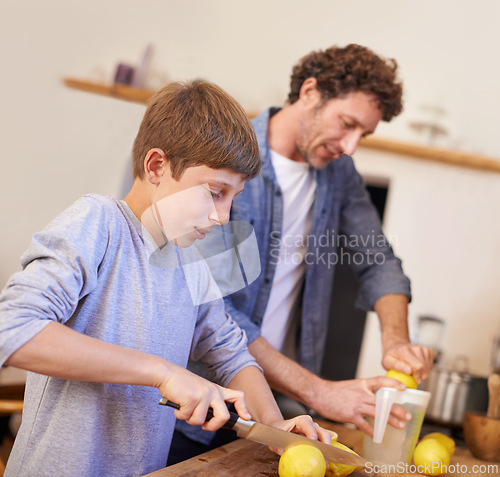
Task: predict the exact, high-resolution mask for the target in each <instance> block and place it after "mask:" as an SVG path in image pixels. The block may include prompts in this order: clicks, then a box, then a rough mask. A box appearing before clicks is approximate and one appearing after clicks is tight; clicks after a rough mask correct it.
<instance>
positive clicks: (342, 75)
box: [288, 44, 403, 121]
mask: <svg viewBox="0 0 500 477" xmlns="http://www.w3.org/2000/svg"><path fill="white" fill-rule="evenodd" d="M397 67H398V66H397V63H396V60H393V59H385V58H381V57H379V56H377V55H376V54H375V53H373V51H371V50H369V49H368V48H366V47H364V46H361V45H356V44H350V45H347V46H346V47H344V48H340V47H336V46H333V47H331V48H328V49H327V50H324V51H323V50H319V51H313V52H312V53H309V54H308V55H306V56H305V57H304V58H302V59H301V60H300V61H299V63H298V64H297V65H295V66H294V68H293V72H292V78H291V83H290V94H289V95H288V102H289V103H290V104H293V103H295V101H297V100H298V99H299V92H300V88H301V87H302V84H303V83H304V81H305V80H306V79H308V78H316V81H317V87H318V90H319V92H320V93H321V96H322V97H323V99H325V100H326V99H332V98H341V97H344V96H345V95H347V94H348V93H353V92H357V91H362V92H364V93H368V94H372V95H373V96H375V98H376V100H377V101H378V106H379V109H380V111H381V112H382V119H383V120H384V121H390V120H391V119H392V118H393V117H394V116H397V115H398V114H399V113H401V111H402V109H403V104H402V96H403V87H402V84H401V82H400V81H398V78H397V75H396V70H397Z"/></svg>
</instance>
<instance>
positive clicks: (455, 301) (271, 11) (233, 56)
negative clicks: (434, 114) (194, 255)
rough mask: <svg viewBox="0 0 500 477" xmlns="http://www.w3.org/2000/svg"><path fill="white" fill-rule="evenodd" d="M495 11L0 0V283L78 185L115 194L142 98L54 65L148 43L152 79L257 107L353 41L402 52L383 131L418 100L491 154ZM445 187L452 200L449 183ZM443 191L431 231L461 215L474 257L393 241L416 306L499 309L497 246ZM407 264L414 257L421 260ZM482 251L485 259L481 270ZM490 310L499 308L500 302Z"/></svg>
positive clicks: (496, 118)
mask: <svg viewBox="0 0 500 477" xmlns="http://www.w3.org/2000/svg"><path fill="white" fill-rule="evenodd" d="M499 14H500V4H499V3H498V2H497V1H496V0H479V1H478V2H471V1H465V0H441V1H439V2H436V1H434V0H421V1H420V2H402V1H401V0H379V1H377V2H374V1H371V0H349V1H346V0H342V1H341V0H336V1H335V0H308V1H307V2H305V1H299V0H254V1H252V2H238V1H234V0H183V1H178V0H176V1H173V0H143V1H142V2H137V1H132V0H85V1H83V0H82V1H77V0H45V1H43V2H40V1H39V0H2V1H1V2H0V58H1V61H2V64H1V69H0V131H1V133H0V134H1V136H0V153H1V158H2V159H1V160H2V174H1V176H0V191H1V192H0V193H1V196H0V197H1V200H0V216H1V218H2V230H1V232H2V233H1V235H0V286H3V284H5V282H6V281H7V279H8V277H9V276H10V275H11V274H12V273H13V272H14V271H16V270H18V268H19V265H18V258H19V256H20V255H21V253H22V252H23V250H24V249H25V248H26V246H27V244H28V241H29V238H30V237H31V235H32V234H33V233H34V232H35V231H36V230H38V229H40V228H41V227H43V226H44V225H45V224H46V223H47V222H48V221H49V220H50V219H51V218H53V217H54V216H55V215H56V214H57V213H59V212H60V211H61V210H63V209H64V208H65V207H67V206H68V205H69V204H70V203H71V202H73V201H74V200H75V199H76V198H77V197H79V196H80V195H81V194H83V193H85V192H90V191H92V192H100V193H106V194H119V191H120V184H121V182H122V177H123V174H124V169H125V167H124V163H125V161H126V160H127V158H128V155H129V151H130V148H131V145H132V142H133V139H134V136H135V132H136V130H137V127H138V125H139V122H140V120H141V117H142V114H143V111H144V108H143V106H141V105H137V104H132V103H126V102H122V101H117V100H114V99H111V98H104V97H100V96H95V95H90V94H86V93H82V92H77V91H75V90H71V89H67V88H65V87H64V85H63V84H62V78H63V77H65V76H76V77H81V78H88V79H95V80H105V81H109V80H110V79H111V78H112V77H113V73H114V70H115V66H116V64H117V63H118V62H120V61H126V62H129V63H134V64H137V63H138V61H139V59H140V57H141V55H142V52H143V50H144V48H145V47H146V45H147V44H148V43H152V44H153V45H154V48H155V53H154V58H153V65H152V71H151V73H152V75H151V77H150V78H149V81H150V84H151V85H158V81H159V80H158V78H162V79H163V80H178V79H190V78H194V77H203V78H206V79H209V80H212V81H214V82H216V83H218V84H220V85H221V86H223V87H224V88H226V89H227V90H228V91H229V92H230V93H232V94H233V95H234V96H235V97H236V98H237V99H238V100H239V101H240V102H241V103H242V104H243V105H244V107H245V108H247V109H248V110H261V109H263V108H265V107H267V106H268V105H270V104H272V103H273V104H281V103H282V102H283V101H284V99H285V98H286V94H287V90H288V77H289V73H290V71H291V67H292V65H293V64H294V63H295V62H296V61H297V60H298V59H299V58H300V57H301V56H302V55H304V54H306V53H307V52H309V51H310V50H312V49H318V48H326V47H328V46H330V45H332V44H341V45H343V44H346V43H349V42H357V43H361V44H366V45H368V46H370V47H371V48H373V49H374V50H375V51H377V52H379V53H380V54H383V55H386V56H390V57H395V58H397V59H398V61H399V64H400V68H401V75H402V77H403V79H404V82H405V85H406V111H405V113H404V114H403V115H401V117H400V118H397V119H396V120H395V121H393V122H392V123H391V124H390V125H382V127H381V128H380V130H379V134H380V135H382V136H387V137H394V138H400V139H415V138H416V136H415V135H414V134H413V133H412V131H411V130H410V129H409V128H408V123H409V122H410V121H411V120H413V119H415V118H418V117H419V116H420V115H421V111H420V107H421V105H423V104H434V105H438V106H441V107H444V108H446V109H447V111H448V116H447V117H446V118H445V119H444V124H445V125H446V126H447V127H448V128H449V129H450V132H451V134H450V138H449V144H451V145H454V146H460V147H463V148H464V149H466V150H468V151H475V152H481V153H484V154H487V155H491V156H494V157H500V144H499V143H498V141H497V138H496V134H495V132H496V131H494V129H493V128H494V127H495V126H497V125H498V124H500V94H499V91H498V85H497V78H498V77H499V73H500V66H499V62H498V61H497V46H498V45H499V44H500V41H499V40H500V30H499V29H498V20H499ZM381 160H384V157H382V158H381ZM403 164H404V163H402V165H401V167H400V168H401V174H402V178H401V182H398V183H397V184H398V185H397V187H400V188H403V189H407V188H408V189H410V188H411V189H414V190H415V196H414V197H415V198H416V197H417V195H418V196H420V197H424V198H425V197H429V194H430V195H431V196H432V195H433V193H432V190H433V187H435V185H436V181H438V183H439V180H440V179H439V178H440V177H441V176H440V175H437V176H436V178H431V177H430V176H429V174H428V173H427V172H423V173H422V174H421V176H420V177H417V176H415V175H412V174H410V173H409V172H408V171H407V170H406V166H404V165H403ZM374 167H375V168H377V169H378V166H374ZM381 167H382V166H381ZM391 167H392V166H391ZM426 167H428V168H429V167H430V169H431V170H434V169H436V170H437V169H439V168H441V167H445V166H437V165H436V166H426ZM408 170H409V169H408ZM439 170H440V169H439ZM386 173H387V171H385V170H384V174H386ZM446 174H453V172H449V173H448V172H446ZM471 174H472V176H474V173H471ZM472 176H471V177H472ZM468 177H469V175H467V176H464V177H461V178H460V180H458V179H457V181H458V183H459V185H460V186H461V187H463V188H464V189H465V190H469V188H473V190H472V191H471V195H472V196H473V197H474V198H475V199H474V201H475V202H474V203H476V204H478V205H483V202H486V203H487V204H488V206H490V204H491V201H492V200H495V199H498V197H497V196H495V192H493V191H492V188H493V187H494V186H493V181H494V180H495V179H493V176H489V177H490V178H488V179H484V183H481V184H479V183H477V182H475V183H474V185H469V182H468V179H467V178H468ZM395 187H396V186H395ZM476 187H479V188H477V189H476ZM448 189H449V192H450V194H451V196H450V197H453V194H454V193H455V192H456V191H457V187H453V186H450V187H448ZM392 193H393V192H391V194H392ZM394 194H395V192H394ZM483 194H484V195H483ZM482 197H484V200H482ZM439 199H440V200H441V199H443V202H442V203H441V204H440V206H439V207H441V208H442V209H441V210H443V212H442V213H441V215H440V216H439V217H438V216H437V215H435V212H436V207H437V206H436V207H429V215H428V217H427V219H426V220H427V221H428V222H427V223H428V229H429V230H431V229H432V228H433V227H435V226H436V224H438V225H439V223H440V220H441V219H440V217H441V216H442V215H447V216H448V214H452V217H453V218H450V217H448V218H447V219H445V220H449V221H450V222H453V221H454V223H455V224H456V226H457V227H458V228H459V230H460V234H462V235H461V237H460V239H461V240H463V242H464V244H467V245H469V244H470V245H474V247H473V248H471V250H470V253H471V254H473V255H474V257H475V258H474V260H470V261H467V262H466V264H465V267H469V268H464V269H462V267H459V266H458V264H457V265H456V268H455V265H453V264H454V262H453V264H452V263H451V262H450V261H448V262H444V263H446V264H448V265H446V266H445V265H444V264H443V271H442V272H441V275H439V276H436V274H435V273H434V267H431V269H430V270H427V269H425V268H424V269H422V268H421V264H420V263H419V262H422V263H423V262H424V261H425V260H427V259H426V257H428V256H429V253H431V255H432V256H435V257H437V258H439V254H440V253H441V254H448V253H450V251H449V249H448V247H447V246H446V245H445V246H444V247H443V248H438V249H436V242H435V241H433V240H432V236H426V235H423V236H422V232H421V231H419V233H415V236H413V235H412V234H409V235H408V236H407V238H405V240H404V241H403V240H402V241H401V244H402V245H401V248H398V252H401V254H402V255H403V254H404V257H403V258H405V264H407V265H408V267H410V269H411V272H412V273H411V274H413V275H415V278H414V280H415V286H414V293H415V305H414V306H415V310H417V308H418V306H420V308H418V309H424V308H425V309H426V310H427V309H428V311H432V312H436V313H437V312H440V313H441V312H442V314H443V316H444V317H446V318H447V319H449V320H451V319H453V320H458V321H457V323H460V326H462V325H463V326H472V325H469V324H470V323H472V316H473V315H474V316H476V315H477V314H478V311H479V310H478V305H480V310H481V311H482V309H483V308H484V307H485V306H486V304H487V305H488V307H491V308H492V309H493V308H494V307H496V308H497V309H498V313H499V314H500V306H498V303H489V302H488V300H490V299H492V298H491V296H490V295H489V294H487V293H486V291H487V290H489V288H490V286H491V284H497V283H498V281H497V282H495V280H496V279H497V276H498V275H497V273H498V272H497V267H495V263H494V261H495V257H496V258H498V256H497V255H494V256H491V255H489V252H491V250H490V249H488V248H485V247H484V246H476V245H477V244H476V242H475V240H474V235H473V234H474V229H473V228H472V227H470V221H469V223H468V224H467V226H466V227H465V229H464V228H463V223H462V222H461V221H460V220H459V218H458V215H457V214H460V210H459V209H457V208H456V202H455V201H454V200H453V199H450V198H449V197H447V198H444V197H443V195H440V196H439ZM415 200H416V199H415ZM461 203H465V204H468V201H467V200H465V201H463V202H461ZM400 207H401V210H400V211H399V212H398V214H399V215H404V216H405V220H404V221H403V222H402V224H403V225H400V224H399V223H398V222H397V221H396V217H395V218H394V220H392V219H391V225H390V227H391V232H392V233H397V234H401V237H403V235H404V234H405V233H407V232H406V230H400V229H399V228H400V227H405V228H406V227H407V225H408V219H407V217H408V216H412V215H413V214H420V213H421V212H420V211H419V209H418V208H417V207H416V204H415V203H414V202H410V201H405V202H404V203H401V204H400ZM410 210H411V213H410ZM406 214H407V215H406ZM455 217H457V218H455ZM422 220H423V221H424V222H425V220H424V219H423V218H422ZM473 222H474V225H478V226H482V227H484V228H485V229H487V228H488V227H490V226H491V227H496V225H495V219H494V216H492V213H491V210H489V209H479V210H476V211H475V212H474V220H473ZM410 225H411V222H410ZM419 230H420V229H419ZM405 237H406V236H405ZM417 237H418V239H419V240H416V238H417ZM437 245H439V244H437ZM426 248H432V249H434V251H433V252H428V250H426ZM412 263H417V264H418V266H419V267H420V268H418V272H417V271H414V270H413V268H412V267H414V266H415V265H412ZM478 263H482V264H483V265H482V268H480V269H478V268H476V267H475V264H478ZM449 267H451V268H449ZM478 270H480V272H481V274H483V273H484V275H481V276H478V277H477V281H478V284H479V279H480V280H481V283H482V284H483V285H482V287H479V286H475V287H467V286H464V285H463V279H462V277H463V276H466V277H470V276H473V274H475V273H477V271H478ZM452 271H453V273H452ZM445 272H446V273H445ZM458 272H459V273H458ZM438 278H439V280H443V279H445V280H449V281H450V284H449V285H447V287H449V288H448V289H447V290H445V291H449V292H450V294H449V296H448V295H447V294H446V293H444V292H442V293H439V294H438V295H436V296H435V298H433V299H432V300H431V299H429V298H428V296H430V291H429V287H431V284H432V283H436V282H437V279H438ZM426 281H427V282H428V283H425V282H426ZM441 286H445V285H441ZM497 289H498V287H497ZM457 291H458V292H459V295H457V294H456V293H455V292H457ZM492 291H493V290H492ZM451 292H453V293H451ZM423 297H426V298H425V300H426V301H425V303H424V301H423V300H424V298H423ZM419 300H420V301H419ZM486 302H488V303H486ZM419 303H420V305H419ZM459 311H460V313H459ZM488 316H489V317H490V318H489V319H491V320H498V319H497V318H496V317H495V318H493V316H494V313H490V314H489V315H488ZM474 319H476V318H474ZM464 329H465V330H466V331H474V333H475V334H474V333H469V334H468V335H467V338H465V339H469V340H470V339H471V336H478V338H477V339H478V340H479V339H480V338H479V337H482V336H483V335H482V334H481V333H482V329H479V327H478V328H477V329H476V327H473V328H472V329H471V330H470V329H469V328H464ZM447 340H448V341H449V342H450V343H449V346H452V345H453V346H461V345H462V342H461V341H460V340H461V338H458V337H457V335H455V334H451V333H450V334H448V335H447ZM451 340H453V344H452V343H451ZM455 340H458V341H455ZM483 341H486V338H485V337H484V338H483ZM478 353H479V351H478ZM484 362H485V358H484V349H483V352H482V354H481V357H478V358H477V364H478V366H479V367H481V368H482V369H484Z"/></svg>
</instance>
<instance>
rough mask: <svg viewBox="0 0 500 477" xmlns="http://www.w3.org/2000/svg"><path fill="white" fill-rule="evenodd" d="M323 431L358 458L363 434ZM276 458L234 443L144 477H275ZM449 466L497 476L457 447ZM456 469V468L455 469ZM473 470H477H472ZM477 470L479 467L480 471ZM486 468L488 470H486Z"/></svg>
mask: <svg viewBox="0 0 500 477" xmlns="http://www.w3.org/2000/svg"><path fill="white" fill-rule="evenodd" d="M317 422H318V423H319V424H320V425H322V426H323V427H325V428H328V429H331V430H333V431H335V432H337V434H338V435H339V441H340V442H342V443H343V444H345V445H347V446H348V447H351V448H352V449H353V450H355V451H356V452H358V453H359V454H362V448H363V433H362V432H361V431H359V430H356V429H351V428H348V427H346V426H343V425H339V424H332V423H329V422H325V421H319V420H318V421H317ZM278 460H279V456H278V455H276V454H275V453H274V452H271V451H270V450H269V449H268V448H267V447H266V446H263V445H261V444H257V443H255V442H252V441H249V440H247V439H238V440H236V441H234V442H231V443H229V444H226V445H225V446H222V447H219V448H217V449H214V450H211V451H209V452H206V453H205V454H201V455H199V456H196V457H193V458H192V459H189V460H186V461H184V462H180V463H178V464H175V465H172V466H170V467H166V468H165V469H161V470H158V471H156V472H153V473H151V474H148V477H173V476H177V477H204V476H207V477H225V476H227V477H249V476H258V475H264V476H267V477H273V476H275V477H278ZM450 464H451V465H454V469H451V470H456V471H454V472H451V473H447V474H443V475H444V476H459V475H460V476H464V475H467V476H469V477H483V476H488V475H500V463H493V462H485V461H481V460H478V459H476V458H474V457H473V456H472V455H471V453H470V451H469V450H468V449H467V448H464V447H458V448H457V449H456V452H455V455H454V456H453V457H452V459H451V463H450ZM457 466H460V468H457ZM474 466H478V467H477V468H476V469H475V467H474ZM480 466H483V467H482V468H481V467H480ZM488 466H490V467H489V469H488ZM366 470H367V468H365V470H360V471H358V472H355V473H354V474H351V475H352V476H353V477H361V476H364V477H367V476H369V477H386V476H389V475H398V476H401V477H414V476H419V475H420V474H413V473H398V474H393V473H391V474H385V473H373V472H372V473H370V472H367V471H366Z"/></svg>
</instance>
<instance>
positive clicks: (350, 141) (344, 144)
mask: <svg viewBox="0 0 500 477" xmlns="http://www.w3.org/2000/svg"><path fill="white" fill-rule="evenodd" d="M381 119H382V112H381V111H380V109H379V108H378V106H377V102H376V101H375V99H374V98H373V97H372V96H370V95H368V94H366V93H363V92H359V91H358V92H355V93H349V94H348V95H346V96H344V97H343V98H334V99H329V100H327V101H326V102H325V103H323V104H321V103H320V102H319V101H318V102H317V103H316V105H314V106H311V107H310V108H309V109H307V110H306V112H305V114H304V115H303V116H302V121H301V124H300V128H299V131H298V137H297V139H296V147H297V150H298V152H299V154H300V156H301V157H302V159H303V160H304V161H305V162H307V163H309V164H310V165H311V166H312V167H314V168H315V169H323V167H325V166H326V165H327V164H328V163H329V162H331V161H334V160H335V159H338V158H339V157H340V156H342V155H343V154H349V155H351V154H353V153H354V151H355V150H356V148H357V147H358V144H359V141H360V140H361V138H362V137H364V136H367V135H368V134H371V133H373V132H374V131H375V128H376V127H377V124H378V123H379V121H380V120H381Z"/></svg>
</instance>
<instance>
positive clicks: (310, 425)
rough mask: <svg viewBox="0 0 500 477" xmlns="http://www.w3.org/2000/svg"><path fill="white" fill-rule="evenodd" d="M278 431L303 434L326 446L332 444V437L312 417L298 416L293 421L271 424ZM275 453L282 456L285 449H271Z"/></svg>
mask: <svg viewBox="0 0 500 477" xmlns="http://www.w3.org/2000/svg"><path fill="white" fill-rule="evenodd" d="M271 425H272V426H274V427H277V428H278V429H282V430H284V431H288V432H293V433H294V434H301V435H303V436H305V437H308V438H309V439H314V440H317V441H321V442H324V443H325V444H329V445H331V444H332V435H331V434H330V432H329V431H327V430H326V429H323V428H322V427H321V426H320V425H319V424H317V423H315V422H314V421H313V420H312V417H311V416H307V415H303V416H297V417H294V418H292V419H287V420H281V421H277V422H274V423H272V424H271ZM270 449H271V450H272V451H273V452H276V454H279V455H281V454H282V453H283V450H284V449H276V448H274V447H270Z"/></svg>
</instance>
